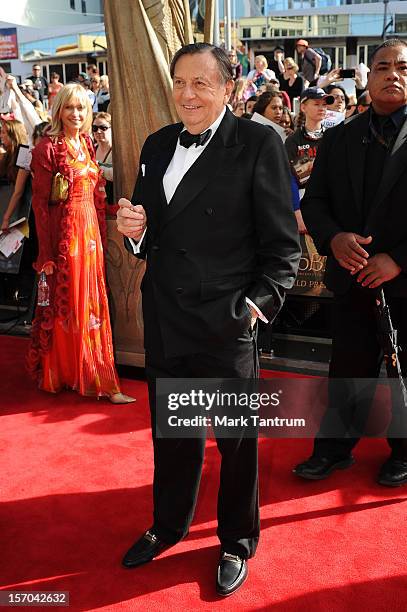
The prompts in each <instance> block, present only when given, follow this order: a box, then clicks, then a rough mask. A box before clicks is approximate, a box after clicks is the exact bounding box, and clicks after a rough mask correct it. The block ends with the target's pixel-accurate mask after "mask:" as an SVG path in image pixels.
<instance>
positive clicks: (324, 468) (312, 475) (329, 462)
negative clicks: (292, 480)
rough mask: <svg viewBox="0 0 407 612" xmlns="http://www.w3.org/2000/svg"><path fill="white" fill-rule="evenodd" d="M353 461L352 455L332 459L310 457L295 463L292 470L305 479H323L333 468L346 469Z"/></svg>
mask: <svg viewBox="0 0 407 612" xmlns="http://www.w3.org/2000/svg"><path fill="white" fill-rule="evenodd" d="M354 463H355V459H354V458H353V456H352V455H350V456H349V457H346V458H344V459H332V458H330V457H310V458H309V459H307V461H304V463H300V464H299V465H297V466H296V467H295V468H294V469H293V472H294V474H297V476H301V478H306V479H307V480H323V479H324V478H328V476H329V474H330V473H331V472H333V471H334V470H346V468H348V467H350V466H351V465H353V464H354Z"/></svg>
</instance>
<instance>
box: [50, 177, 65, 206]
mask: <svg viewBox="0 0 407 612" xmlns="http://www.w3.org/2000/svg"><path fill="white" fill-rule="evenodd" d="M68 188H69V183H68V179H66V178H65V177H64V175H63V174H61V173H60V172H57V173H56V175H55V176H54V177H53V178H52V187H51V196H50V200H51V202H61V201H62V202H66V200H67V199H68Z"/></svg>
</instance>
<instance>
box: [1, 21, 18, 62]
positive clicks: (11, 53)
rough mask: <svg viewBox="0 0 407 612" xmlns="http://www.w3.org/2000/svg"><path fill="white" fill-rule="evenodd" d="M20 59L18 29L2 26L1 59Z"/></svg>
mask: <svg viewBox="0 0 407 612" xmlns="http://www.w3.org/2000/svg"><path fill="white" fill-rule="evenodd" d="M9 59H18V44H17V29H16V28H0V60H9Z"/></svg>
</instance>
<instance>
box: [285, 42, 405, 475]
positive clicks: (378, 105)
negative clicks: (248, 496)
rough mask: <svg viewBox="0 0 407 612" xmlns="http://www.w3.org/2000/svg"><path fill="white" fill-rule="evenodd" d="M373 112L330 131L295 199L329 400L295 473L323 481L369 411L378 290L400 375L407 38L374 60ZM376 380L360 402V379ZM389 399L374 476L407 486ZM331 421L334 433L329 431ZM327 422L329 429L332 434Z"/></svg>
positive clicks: (376, 358)
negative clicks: (327, 304) (326, 363)
mask: <svg viewBox="0 0 407 612" xmlns="http://www.w3.org/2000/svg"><path fill="white" fill-rule="evenodd" d="M368 89H369V94H370V96H371V99H372V104H371V109H369V111H368V112H366V113H363V115H358V116H356V117H355V118H354V119H351V120H350V121H349V122H348V123H345V124H341V125H339V126H337V127H335V128H332V129H330V130H328V131H327V133H326V135H325V136H324V138H323V141H322V145H320V148H319V151H318V156H317V159H316V163H315V165H314V168H313V172H312V176H311V179H310V181H309V183H308V186H307V190H306V194H305V197H304V199H303V201H302V206H301V210H302V214H303V217H304V220H305V223H306V225H307V228H308V229H309V232H310V234H311V235H312V237H313V239H314V241H315V243H316V246H317V249H318V251H319V253H320V254H321V255H327V256H328V259H327V270H326V285H327V286H328V288H329V289H331V290H332V291H333V292H334V312H333V325H334V329H333V343H332V357H331V363H330V370H329V376H330V378H331V379H332V381H333V379H347V381H346V382H345V380H344V381H341V383H340V384H339V383H338V384H337V385H336V386H335V383H334V382H332V383H331V385H332V386H331V390H330V394H329V405H328V410H327V413H326V415H325V417H324V419H323V422H322V425H321V429H320V432H319V435H318V436H317V438H316V440H315V443H314V452H313V455H312V456H311V457H310V458H309V459H308V460H307V461H305V462H304V463H301V464H300V465H298V466H297V467H296V468H295V470H294V472H295V473H296V474H297V475H298V476H301V477H303V478H308V479H321V478H326V477H327V476H329V474H331V472H332V471H334V470H336V469H344V468H347V467H350V466H351V465H352V463H353V462H354V459H353V456H352V454H351V453H352V449H353V447H354V446H355V444H356V443H357V442H358V432H359V431H360V425H362V424H363V423H364V422H365V421H366V420H367V417H368V409H369V408H370V406H371V400H372V399H373V395H374V391H375V386H376V383H375V381H376V379H377V377H378V376H379V372H380V367H381V363H382V360H383V351H382V349H381V346H380V343H379V340H378V330H377V321H376V299H377V292H378V290H379V289H383V290H384V292H385V296H386V298H387V302H388V304H389V306H390V311H391V316H392V320H393V324H394V326H395V328H396V329H397V330H398V334H399V337H398V340H399V344H400V345H401V348H402V351H401V368H402V371H403V375H404V376H406V372H407V206H406V193H407V140H406V138H407V43H406V42H405V41H403V40H398V39H390V40H387V41H386V42H384V43H383V44H382V45H380V46H379V47H378V48H377V49H376V50H375V51H374V53H373V55H372V58H371V71H370V74H369V81H368ZM366 378H371V379H374V381H373V383H372V384H371V385H368V387H367V391H366V390H365V393H364V396H363V398H361V396H360V395H358V393H359V392H360V387H359V391H358V383H357V381H355V380H354V381H353V382H352V381H351V380H350V379H366ZM398 410H405V407H403V406H400V402H397V401H395V400H394V399H393V417H392V418H393V423H392V424H391V428H390V429H389V433H388V435H389V437H388V443H389V445H390V448H391V454H390V457H389V459H388V460H387V461H386V462H385V463H384V465H383V466H382V468H381V470H380V473H379V477H378V482H379V483H380V484H382V485H387V486H392V487H394V486H400V485H403V484H405V483H407V439H406V437H405V436H406V432H405V431H400V430H395V427H394V423H395V418H396V417H397V411H398ZM332 426H334V427H336V428H337V429H336V431H337V432H338V436H337V437H335V432H334V431H332ZM330 428H331V431H330Z"/></svg>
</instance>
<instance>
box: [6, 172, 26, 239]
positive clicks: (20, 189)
mask: <svg viewBox="0 0 407 612" xmlns="http://www.w3.org/2000/svg"><path fill="white" fill-rule="evenodd" d="M29 176H30V173H29V172H27V170H22V169H21V168H20V170H19V171H18V173H17V179H16V184H15V185H14V191H13V195H12V196H11V198H10V202H9V203H8V206H7V208H6V212H5V213H4V215H3V221H2V223H1V228H0V229H2V230H6V229H8V226H9V224H10V219H11V217H12V215H13V213H14V211H15V209H16V208H17V206H18V205H19V203H20V200H21V198H22V197H23V194H24V189H25V184H26V182H27V179H28V177H29Z"/></svg>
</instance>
